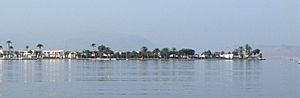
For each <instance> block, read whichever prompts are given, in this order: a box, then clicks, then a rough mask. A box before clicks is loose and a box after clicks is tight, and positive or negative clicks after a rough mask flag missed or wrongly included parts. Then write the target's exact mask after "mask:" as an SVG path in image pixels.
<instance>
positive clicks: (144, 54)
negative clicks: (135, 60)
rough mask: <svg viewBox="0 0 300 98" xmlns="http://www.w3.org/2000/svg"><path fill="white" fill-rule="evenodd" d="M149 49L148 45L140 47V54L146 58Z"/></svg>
mask: <svg viewBox="0 0 300 98" xmlns="http://www.w3.org/2000/svg"><path fill="white" fill-rule="evenodd" d="M147 51H148V48H147V47H146V46H143V47H142V48H141V49H140V55H141V56H142V58H144V57H145V56H147Z"/></svg>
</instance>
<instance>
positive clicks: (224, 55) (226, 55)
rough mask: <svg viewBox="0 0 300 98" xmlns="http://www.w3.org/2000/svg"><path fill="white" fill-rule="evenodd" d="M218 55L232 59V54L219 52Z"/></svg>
mask: <svg viewBox="0 0 300 98" xmlns="http://www.w3.org/2000/svg"><path fill="white" fill-rule="evenodd" d="M220 57H221V58H224V59H233V54H221V55H220Z"/></svg>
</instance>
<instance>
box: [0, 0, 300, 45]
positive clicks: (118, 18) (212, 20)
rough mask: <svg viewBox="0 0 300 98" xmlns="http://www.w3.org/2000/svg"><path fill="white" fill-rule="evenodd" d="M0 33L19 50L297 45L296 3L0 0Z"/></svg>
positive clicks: (299, 10)
mask: <svg viewBox="0 0 300 98" xmlns="http://www.w3.org/2000/svg"><path fill="white" fill-rule="evenodd" d="M0 34H1V35H0V44H1V45H3V46H6V45H5V41H6V40H12V41H13V42H14V45H16V46H15V47H17V48H19V49H24V47H25V45H31V46H32V47H35V46H34V45H35V44H37V43H43V44H45V48H52V49H53V48H61V49H70V48H71V49H75V48H76V49H85V48H88V47H89V44H90V43H92V42H95V43H97V44H100V43H101V44H106V45H109V46H111V47H112V48H115V50H121V49H122V48H124V49H137V47H140V45H147V46H148V45H149V47H164V46H165V47H190V48H195V49H199V50H201V49H204V50H205V49H209V48H213V49H218V48H222V47H226V46H232V45H238V44H245V43H249V44H256V45H257V44H260V45H283V44H284V45H300V44H299V42H300V1H299V0H0ZM89 39H91V40H90V41H89ZM77 41H78V42H77ZM74 43H75V44H74ZM76 43H78V45H76ZM136 43H137V44H136ZM119 45H121V46H119Z"/></svg>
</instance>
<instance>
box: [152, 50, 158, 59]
mask: <svg viewBox="0 0 300 98" xmlns="http://www.w3.org/2000/svg"><path fill="white" fill-rule="evenodd" d="M152 53H153V54H154V58H158V57H159V53H160V50H159V49H158V48H155V49H154V50H153V51H152Z"/></svg>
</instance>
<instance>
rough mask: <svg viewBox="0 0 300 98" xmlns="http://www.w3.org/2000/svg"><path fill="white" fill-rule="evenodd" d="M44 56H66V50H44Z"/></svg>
mask: <svg viewBox="0 0 300 98" xmlns="http://www.w3.org/2000/svg"><path fill="white" fill-rule="evenodd" d="M42 53H43V57H44V58H65V51H64V50H43V51H42Z"/></svg>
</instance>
